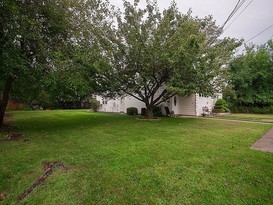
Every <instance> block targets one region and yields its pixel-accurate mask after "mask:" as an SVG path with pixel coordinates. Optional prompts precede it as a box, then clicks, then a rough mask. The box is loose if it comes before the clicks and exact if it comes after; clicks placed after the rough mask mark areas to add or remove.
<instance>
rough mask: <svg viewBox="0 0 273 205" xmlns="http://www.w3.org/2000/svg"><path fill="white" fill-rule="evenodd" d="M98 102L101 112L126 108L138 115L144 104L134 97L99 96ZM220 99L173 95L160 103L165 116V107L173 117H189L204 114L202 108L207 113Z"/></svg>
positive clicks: (119, 111)
mask: <svg viewBox="0 0 273 205" xmlns="http://www.w3.org/2000/svg"><path fill="white" fill-rule="evenodd" d="M95 97H96V99H97V100H98V101H99V102H100V109H99V111H101V112H114V113H126V110H127V108H128V107H136V108H137V109H138V113H141V108H145V107H146V106H145V104H144V103H143V102H141V101H139V100H137V99H135V98H134V97H131V96H126V97H121V98H117V99H104V98H102V97H101V96H95ZM221 98H222V94H215V95H214V96H212V97H204V96H203V95H200V94H192V95H190V96H187V97H182V96H179V95H175V96H174V97H172V98H170V99H169V100H167V101H166V102H164V103H161V104H160V105H159V106H160V107H161V110H162V113H163V114H166V109H165V107H168V108H169V111H170V112H173V114H174V115H176V116H179V115H190V116H201V115H202V114H203V113H204V108H207V109H208V110H209V112H211V110H212V109H213V107H214V105H215V102H216V101H217V100H218V99H221Z"/></svg>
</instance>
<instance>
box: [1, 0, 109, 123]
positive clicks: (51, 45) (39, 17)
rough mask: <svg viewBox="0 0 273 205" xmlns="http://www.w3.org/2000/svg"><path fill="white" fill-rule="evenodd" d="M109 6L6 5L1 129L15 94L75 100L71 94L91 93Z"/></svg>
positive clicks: (68, 2) (95, 1)
mask: <svg viewBox="0 0 273 205" xmlns="http://www.w3.org/2000/svg"><path fill="white" fill-rule="evenodd" d="M106 5H107V2H106V3H103V2H102V1H100V0H92V1H91V0H87V1H83V0H14V1H10V0H3V1H1V3H0V85H1V88H2V99H1V102H0V125H1V124H2V123H3V116H4V112H5V109H6V105H7V103H8V99H9V94H10V92H11V91H12V93H14V94H15V96H16V97H17V98H18V97H20V98H21V99H33V98H35V97H40V94H41V93H44V92H46V93H49V94H50V95H51V96H52V97H54V96H59V97H60V98H61V99H62V100H69V96H68V95H67V93H68V92H71V93H70V96H73V97H75V96H77V97H78V96H81V95H82V94H83V92H90V89H91V87H92V86H90V84H89V82H88V81H89V80H90V79H89V78H88V77H87V76H86V75H85V74H87V72H89V73H91V74H92V73H93V71H92V62H91V61H92V60H93V59H94V58H95V56H96V55H95V53H96V48H95V44H94V36H95V35H92V32H95V31H96V29H95V28H96V27H97V26H99V24H101V23H103V20H102V19H103V18H104V15H105V14H107V9H105V8H106V7H107V6H106ZM87 56H88V58H87ZM90 69H91V70H90ZM85 71H86V72H85ZM84 73H85V74H84ZM72 74H73V75H74V77H73V76H72ZM54 80H55V82H53V81H54ZM86 80H87V81H86ZM83 81H84V82H83ZM91 84H92V82H91ZM60 85H62V86H60ZM56 86H57V87H56ZM75 87H77V88H75ZM0 93H1V92H0ZM62 93H65V94H66V95H64V94H63V95H62ZM20 95H21V96H20Z"/></svg>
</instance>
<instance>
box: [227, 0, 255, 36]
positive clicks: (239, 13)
mask: <svg viewBox="0 0 273 205" xmlns="http://www.w3.org/2000/svg"><path fill="white" fill-rule="evenodd" d="M253 1H254V0H251V1H250V2H249V3H248V5H246V7H245V8H244V9H243V10H242V11H241V12H240V13H239V15H238V16H237V17H236V18H235V19H234V20H233V21H232V22H231V23H230V24H229V25H228V27H226V29H225V30H224V32H225V31H226V30H227V29H228V28H229V27H230V26H231V25H232V24H233V23H234V21H236V20H237V19H238V18H239V17H240V15H241V14H242V13H243V12H244V11H245V10H246V9H247V7H249V5H250V4H251V3H252V2H253Z"/></svg>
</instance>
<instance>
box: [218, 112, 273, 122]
mask: <svg viewBox="0 0 273 205" xmlns="http://www.w3.org/2000/svg"><path fill="white" fill-rule="evenodd" d="M215 117H216V118H220V119H229V120H243V121H254V122H266V123H273V114H266V115H262V114H259V115H258V114H230V115H216V116H215Z"/></svg>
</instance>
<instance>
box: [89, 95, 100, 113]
mask: <svg viewBox="0 0 273 205" xmlns="http://www.w3.org/2000/svg"><path fill="white" fill-rule="evenodd" d="M90 108H91V109H92V110H93V111H94V112H98V110H99V108H100V102H99V101H97V100H96V99H94V98H92V99H91V100H90Z"/></svg>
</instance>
